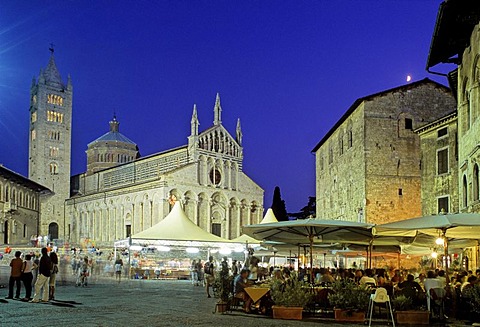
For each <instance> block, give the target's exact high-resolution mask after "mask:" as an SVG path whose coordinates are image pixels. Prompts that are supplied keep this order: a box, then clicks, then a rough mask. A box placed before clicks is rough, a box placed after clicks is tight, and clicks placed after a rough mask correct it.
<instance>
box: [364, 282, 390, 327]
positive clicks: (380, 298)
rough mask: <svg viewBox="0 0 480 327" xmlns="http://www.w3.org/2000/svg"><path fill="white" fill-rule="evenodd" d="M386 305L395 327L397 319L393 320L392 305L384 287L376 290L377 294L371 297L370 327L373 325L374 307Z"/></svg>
mask: <svg viewBox="0 0 480 327" xmlns="http://www.w3.org/2000/svg"><path fill="white" fill-rule="evenodd" d="M380 303H385V305H386V306H387V310H389V311H390V317H392V324H393V327H395V319H393V311H392V303H391V302H390V296H388V294H387V290H386V289H385V288H383V287H379V288H377V289H376V290H375V293H374V294H372V295H370V301H369V302H368V314H369V319H368V326H369V327H370V326H371V325H372V314H373V307H374V306H375V304H380Z"/></svg>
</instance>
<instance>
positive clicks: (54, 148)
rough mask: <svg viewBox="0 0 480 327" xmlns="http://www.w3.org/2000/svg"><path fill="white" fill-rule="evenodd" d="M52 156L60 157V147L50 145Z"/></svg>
mask: <svg viewBox="0 0 480 327" xmlns="http://www.w3.org/2000/svg"><path fill="white" fill-rule="evenodd" d="M50 157H52V158H55V157H58V148H57V147H56V146H51V147H50Z"/></svg>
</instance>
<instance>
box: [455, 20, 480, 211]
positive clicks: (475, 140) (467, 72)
mask: <svg viewBox="0 0 480 327" xmlns="http://www.w3.org/2000/svg"><path fill="white" fill-rule="evenodd" d="M479 59H480V24H479V25H477V26H475V28H474V29H473V32H472V36H471V41H470V46H469V47H468V48H466V49H465V51H464V53H463V56H462V63H461V65H459V66H458V165H459V171H458V188H459V198H460V200H459V207H460V210H461V211H468V212H480V201H479V199H480V197H479V191H478V189H479V187H478V184H479V181H478V167H479V166H478V165H479V162H480V151H479V149H480V146H479V144H480V119H478V118H479V117H480V84H479V81H480V61H479Z"/></svg>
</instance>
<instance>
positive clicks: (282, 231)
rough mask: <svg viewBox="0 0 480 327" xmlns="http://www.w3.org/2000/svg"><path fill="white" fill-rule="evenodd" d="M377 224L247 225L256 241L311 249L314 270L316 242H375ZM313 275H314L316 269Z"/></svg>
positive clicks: (302, 222) (247, 231) (317, 221)
mask: <svg viewBox="0 0 480 327" xmlns="http://www.w3.org/2000/svg"><path fill="white" fill-rule="evenodd" d="M373 226H374V225H372V224H366V223H357V222H352V221H343V220H320V219H314V218H310V219H301V220H290V221H281V222H278V223H268V224H256V225H247V226H243V232H244V233H245V234H247V235H249V236H251V237H253V238H256V239H262V240H268V241H277V242H284V243H289V244H295V245H301V244H308V245H309V247H310V268H313V245H314V243H351V242H353V243H361V244H362V243H363V244H369V242H370V241H371V240H372V237H373V235H372V228H373ZM311 270H312V274H313V269H311Z"/></svg>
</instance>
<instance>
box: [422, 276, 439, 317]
mask: <svg viewBox="0 0 480 327" xmlns="http://www.w3.org/2000/svg"><path fill="white" fill-rule="evenodd" d="M423 286H424V287H425V293H426V294H427V309H428V311H430V290H431V289H432V288H442V289H443V287H442V282H441V281H440V280H439V279H438V278H436V276H435V273H434V272H433V271H431V270H430V271H428V272H427V278H425V280H424V281H423Z"/></svg>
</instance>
